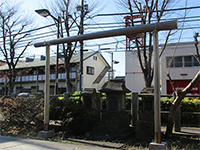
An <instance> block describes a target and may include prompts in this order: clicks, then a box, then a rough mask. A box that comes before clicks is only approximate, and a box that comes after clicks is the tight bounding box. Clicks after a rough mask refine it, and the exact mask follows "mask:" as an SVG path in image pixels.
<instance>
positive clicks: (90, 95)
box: [82, 88, 100, 110]
mask: <svg viewBox="0 0 200 150" xmlns="http://www.w3.org/2000/svg"><path fill="white" fill-rule="evenodd" d="M82 96H83V103H84V106H85V108H86V109H92V110H100V100H99V99H97V93H96V89H95V88H85V89H84V90H83V93H82Z"/></svg>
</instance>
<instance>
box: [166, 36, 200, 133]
mask: <svg viewBox="0 0 200 150" xmlns="http://www.w3.org/2000/svg"><path fill="white" fill-rule="evenodd" d="M198 35H199V33H196V34H195V36H194V40H195V48H196V53H197V54H196V56H195V58H196V59H197V61H198V62H199V63H200V55H199V48H198ZM167 76H168V78H169V81H170V83H171V85H172V87H173V91H174V99H173V101H172V104H171V107H170V111H169V116H168V121H167V129H166V133H165V134H166V135H170V134H171V133H172V130H173V124H174V117H175V113H176V109H177V107H178V106H179V105H180V103H181V101H182V99H183V98H184V97H185V96H186V94H187V93H189V92H190V91H191V90H192V88H193V87H194V86H195V85H196V84H197V83H198V82H199V81H200V71H198V72H197V74H196V76H195V77H194V78H193V79H192V81H191V82H190V83H189V84H188V85H187V86H186V87H185V88H184V89H183V90H177V89H176V88H175V86H174V84H173V82H172V79H171V76H170V72H168V74H167Z"/></svg>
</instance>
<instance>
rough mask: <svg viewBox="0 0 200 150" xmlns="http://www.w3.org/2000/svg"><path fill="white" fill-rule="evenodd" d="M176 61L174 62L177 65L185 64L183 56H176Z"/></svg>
mask: <svg viewBox="0 0 200 150" xmlns="http://www.w3.org/2000/svg"><path fill="white" fill-rule="evenodd" d="M174 62H175V63H174V65H175V67H182V66H183V62H182V57H175V58H174Z"/></svg>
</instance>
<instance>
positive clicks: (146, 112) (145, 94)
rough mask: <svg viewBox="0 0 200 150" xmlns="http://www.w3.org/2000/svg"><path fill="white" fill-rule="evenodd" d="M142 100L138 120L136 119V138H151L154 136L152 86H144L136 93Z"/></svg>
mask: <svg viewBox="0 0 200 150" xmlns="http://www.w3.org/2000/svg"><path fill="white" fill-rule="evenodd" d="M138 97H141V98H142V100H141V102H140V108H139V120H137V121H136V130H135V131H136V133H135V134H136V135H135V136H136V138H139V139H152V138H153V136H154V88H153V87H150V88H144V89H142V91H141V92H140V94H139V95H138Z"/></svg>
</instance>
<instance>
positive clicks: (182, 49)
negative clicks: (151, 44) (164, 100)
mask: <svg viewBox="0 0 200 150" xmlns="http://www.w3.org/2000/svg"><path fill="white" fill-rule="evenodd" d="M198 47H199V48H200V46H198ZM161 49H162V46H160V50H161ZM175 49H176V44H168V45H167V47H166V48H165V51H164V52H163V54H162V56H161V58H160V64H161V67H160V68H161V70H160V71H161V94H172V92H173V90H172V87H171V85H170V83H169V79H168V77H167V73H168V72H169V73H170V76H171V78H172V80H173V83H174V85H175V87H176V88H177V89H180V90H181V89H183V88H184V87H185V86H186V85H187V84H188V83H189V82H190V81H191V80H192V79H193V78H194V77H195V75H196V74H197V72H198V71H199V70H200V65H199V62H198V61H197V59H196V58H195V55H196V48H195V45H194V42H187V43H179V45H178V46H177V49H176V51H175ZM174 51H175V52H174ZM173 54H174V57H173V59H172V56H173ZM170 61H171V64H170ZM125 62H126V68H125V70H126V74H125V81H126V86H127V88H129V89H130V90H131V91H132V92H138V93H139V92H140V91H141V90H142V89H143V88H144V87H145V82H144V77H143V73H142V71H141V69H140V65H139V60H138V57H137V52H136V51H126V55H125ZM153 84H154V82H152V86H153ZM199 91H200V82H199V83H197V85H196V86H195V87H194V88H193V89H192V91H191V92H190V93H189V94H191V95H200V92H199Z"/></svg>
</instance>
